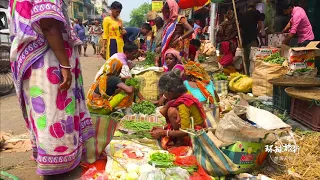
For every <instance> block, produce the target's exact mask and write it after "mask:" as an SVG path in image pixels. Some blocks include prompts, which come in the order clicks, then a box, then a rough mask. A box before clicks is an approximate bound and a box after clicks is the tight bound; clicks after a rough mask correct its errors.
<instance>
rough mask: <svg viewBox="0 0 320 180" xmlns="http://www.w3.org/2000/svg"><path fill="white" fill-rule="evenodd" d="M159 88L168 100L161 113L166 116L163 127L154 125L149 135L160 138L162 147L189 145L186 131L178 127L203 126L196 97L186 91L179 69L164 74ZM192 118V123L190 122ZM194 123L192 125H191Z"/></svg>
mask: <svg viewBox="0 0 320 180" xmlns="http://www.w3.org/2000/svg"><path fill="white" fill-rule="evenodd" d="M158 86H159V89H160V91H161V92H162V93H163V94H164V97H166V98H167V100H168V101H169V102H168V103H167V104H166V105H165V106H164V107H163V109H161V114H162V115H163V116H165V117H166V121H167V125H166V126H165V127H154V128H153V129H152V131H151V136H152V137H153V138H154V139H159V138H160V139H161V146H162V148H163V149H168V147H170V146H190V145H191V140H190V138H189V136H188V134H187V133H185V132H183V131H181V130H180V129H184V130H186V129H202V128H205V127H206V125H205V119H206V115H205V113H204V109H203V106H202V104H201V103H200V102H199V100H198V99H196V98H195V97H193V96H192V95H191V94H188V93H187V89H186V88H185V86H184V85H183V80H182V79H181V78H180V71H177V70H174V71H171V72H168V73H166V74H164V75H163V76H162V77H161V78H160V80H159V85H158ZM191 119H193V123H192V122H191V121H192V120H191ZM192 124H194V127H191V125H192Z"/></svg>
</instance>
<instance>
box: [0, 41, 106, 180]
mask: <svg viewBox="0 0 320 180" xmlns="http://www.w3.org/2000/svg"><path fill="white" fill-rule="evenodd" d="M87 54H88V55H89V57H83V56H82V57H81V58H80V60H81V67H82V73H83V74H82V75H83V79H84V88H85V93H86V92H87V91H88V89H89V87H90V86H91V83H92V80H93V79H94V77H95V74H96V73H97V72H98V70H99V69H100V67H101V66H102V65H103V63H104V60H103V59H102V58H101V57H99V56H96V55H93V49H92V48H91V47H88V52H87ZM0 131H3V132H12V133H13V134H14V135H18V134H24V133H27V128H26V127H25V121H24V119H23V118H22V114H21V110H20V108H19V103H18V99H17V96H16V94H15V93H12V94H10V95H7V96H4V97H0ZM30 156H31V151H28V152H23V153H8V152H0V171H6V172H8V173H10V174H13V175H15V176H17V177H19V178H20V179H22V180H25V179H26V180H38V179H47V178H43V177H41V176H39V175H37V173H36V163H35V162H34V161H31V160H29V159H30ZM80 173H81V170H80V168H76V169H75V170H74V171H72V172H71V173H68V174H63V175H59V176H55V177H50V179H59V180H69V179H70V180H73V179H77V178H79V177H80Z"/></svg>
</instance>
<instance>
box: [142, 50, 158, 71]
mask: <svg viewBox="0 0 320 180" xmlns="http://www.w3.org/2000/svg"><path fill="white" fill-rule="evenodd" d="M155 58H156V54H155V53H154V52H151V51H147V52H146V59H145V60H144V61H143V66H144V67H145V68H148V67H152V66H155V64H154V61H155Z"/></svg>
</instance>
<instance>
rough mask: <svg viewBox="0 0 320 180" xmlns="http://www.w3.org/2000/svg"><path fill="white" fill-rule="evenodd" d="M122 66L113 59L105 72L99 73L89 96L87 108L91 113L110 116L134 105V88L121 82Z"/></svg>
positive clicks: (107, 64)
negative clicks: (116, 111)
mask: <svg viewBox="0 0 320 180" xmlns="http://www.w3.org/2000/svg"><path fill="white" fill-rule="evenodd" d="M122 65H123V64H122V62H121V60H119V59H117V58H112V57H111V58H109V59H108V60H107V61H106V63H105V64H104V65H103V71H102V72H100V71H99V72H98V74H97V76H96V77H97V78H96V79H95V81H94V83H93V84H92V86H91V88H90V90H89V92H88V94H87V106H88V108H89V111H90V112H91V113H98V114H110V113H111V112H113V111H114V110H116V109H121V108H126V107H129V106H130V105H131V104H132V102H133V94H134V87H131V86H127V85H126V84H125V83H123V82H122V81H121V78H120V72H121V69H122Z"/></svg>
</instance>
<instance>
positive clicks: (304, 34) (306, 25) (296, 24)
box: [282, 4, 314, 46]
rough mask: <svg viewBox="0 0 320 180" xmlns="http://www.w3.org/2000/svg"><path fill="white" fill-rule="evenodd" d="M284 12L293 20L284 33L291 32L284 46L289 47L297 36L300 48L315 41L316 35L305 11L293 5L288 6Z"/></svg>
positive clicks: (284, 41)
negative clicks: (291, 40) (290, 42)
mask: <svg viewBox="0 0 320 180" xmlns="http://www.w3.org/2000/svg"><path fill="white" fill-rule="evenodd" d="M283 11H284V13H285V14H286V15H291V19H290V21H289V23H288V24H287V26H286V27H285V28H284V29H283V31H282V32H283V33H284V32H288V30H289V35H288V36H287V37H286V38H285V39H284V40H283V42H282V44H286V45H288V44H289V41H290V39H292V38H293V36H294V35H295V34H297V36H298V43H299V44H298V46H306V45H308V44H309V42H310V41H312V40H313V39H314V34H313V31H312V26H311V24H310V21H309V19H308V16H307V14H306V12H305V11H304V9H303V8H301V7H298V6H293V5H292V4H287V5H286V6H285V7H284V9H283Z"/></svg>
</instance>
